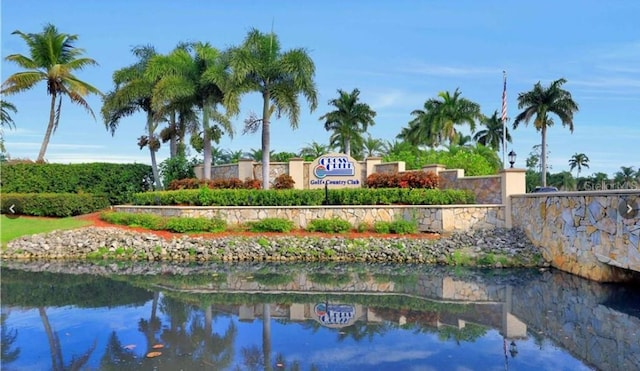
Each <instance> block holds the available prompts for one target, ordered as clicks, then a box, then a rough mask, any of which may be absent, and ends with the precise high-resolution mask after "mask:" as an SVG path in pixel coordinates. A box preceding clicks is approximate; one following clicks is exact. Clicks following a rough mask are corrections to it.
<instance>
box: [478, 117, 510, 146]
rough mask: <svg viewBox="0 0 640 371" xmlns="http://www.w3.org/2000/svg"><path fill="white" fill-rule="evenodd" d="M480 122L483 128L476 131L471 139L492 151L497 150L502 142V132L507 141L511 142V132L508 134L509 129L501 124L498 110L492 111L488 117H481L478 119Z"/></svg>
mask: <svg viewBox="0 0 640 371" xmlns="http://www.w3.org/2000/svg"><path fill="white" fill-rule="evenodd" d="M480 124H481V125H483V126H484V127H485V128H484V129H482V130H479V131H477V132H476V133H475V135H474V136H473V139H474V140H475V141H477V142H478V143H480V144H482V145H484V146H486V147H489V148H491V149H493V150H494V151H499V150H500V149H501V148H502V144H503V143H502V141H503V132H504V134H505V136H506V139H507V142H509V143H511V134H509V130H508V129H507V128H506V127H504V126H503V124H502V120H501V119H500V117H498V111H494V112H493V114H492V115H491V116H490V117H483V118H482V119H481V120H480Z"/></svg>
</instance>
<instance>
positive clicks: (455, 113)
mask: <svg viewBox="0 0 640 371" xmlns="http://www.w3.org/2000/svg"><path fill="white" fill-rule="evenodd" d="M461 95H462V92H460V90H458V89H456V90H455V91H454V92H453V95H451V94H450V93H449V92H448V91H445V92H440V93H439V94H438V97H439V98H440V99H441V100H438V99H431V102H432V106H433V119H434V120H435V122H436V123H437V127H438V128H439V130H440V132H441V133H442V136H443V137H444V138H445V139H448V140H449V143H452V142H453V141H454V140H455V138H456V135H457V133H458V131H457V130H456V128H455V127H456V125H462V124H467V125H469V129H471V131H472V132H473V131H474V130H475V128H476V124H475V123H476V120H480V119H481V118H482V113H480V105H478V104H477V103H475V102H472V101H470V100H468V99H466V98H461V97H460V96H461Z"/></svg>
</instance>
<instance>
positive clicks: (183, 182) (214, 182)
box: [167, 178, 262, 191]
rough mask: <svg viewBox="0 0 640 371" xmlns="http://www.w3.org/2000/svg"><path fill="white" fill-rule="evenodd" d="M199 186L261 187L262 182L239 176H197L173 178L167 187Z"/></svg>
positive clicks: (175, 188)
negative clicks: (202, 177)
mask: <svg viewBox="0 0 640 371" xmlns="http://www.w3.org/2000/svg"><path fill="white" fill-rule="evenodd" d="M199 188H210V189H261V188H262V182H261V181H259V180H257V179H250V178H247V179H245V180H244V182H243V181H241V180H240V179H238V178H229V179H208V180H205V179H196V178H185V179H179V180H172V181H171V182H170V183H169V184H168V186H167V189H169V190H172V191H175V190H180V189H199Z"/></svg>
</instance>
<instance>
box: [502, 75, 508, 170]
mask: <svg viewBox="0 0 640 371" xmlns="http://www.w3.org/2000/svg"><path fill="white" fill-rule="evenodd" d="M502 80H503V85H502V166H503V168H504V169H506V168H507V160H506V154H507V71H504V70H503V71H502Z"/></svg>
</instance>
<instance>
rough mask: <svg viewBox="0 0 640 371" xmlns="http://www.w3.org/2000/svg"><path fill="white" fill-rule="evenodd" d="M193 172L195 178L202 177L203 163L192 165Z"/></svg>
mask: <svg viewBox="0 0 640 371" xmlns="http://www.w3.org/2000/svg"><path fill="white" fill-rule="evenodd" d="M193 172H194V173H195V174H196V178H198V179H204V165H202V164H200V165H196V166H194V167H193Z"/></svg>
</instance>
